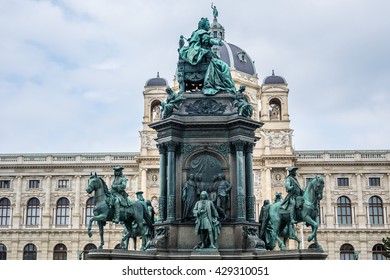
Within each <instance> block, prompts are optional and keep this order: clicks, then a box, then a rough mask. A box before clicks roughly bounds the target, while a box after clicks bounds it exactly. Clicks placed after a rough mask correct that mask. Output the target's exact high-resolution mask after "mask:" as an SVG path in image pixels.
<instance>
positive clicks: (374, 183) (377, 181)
mask: <svg viewBox="0 0 390 280" xmlns="http://www.w3.org/2000/svg"><path fill="white" fill-rule="evenodd" d="M368 185H369V186H370V187H380V185H381V178H377V177H370V178H368Z"/></svg>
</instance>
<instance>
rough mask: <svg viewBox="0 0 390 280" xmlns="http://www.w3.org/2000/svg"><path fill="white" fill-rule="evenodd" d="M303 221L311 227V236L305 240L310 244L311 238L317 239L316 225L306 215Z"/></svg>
mask: <svg viewBox="0 0 390 280" xmlns="http://www.w3.org/2000/svg"><path fill="white" fill-rule="evenodd" d="M305 221H306V223H308V224H309V225H310V226H311V234H310V235H309V237H308V238H307V240H308V241H309V242H310V241H312V240H313V238H316V237H317V229H318V224H317V222H316V221H314V220H313V219H312V218H311V217H310V216H309V215H306V217H305Z"/></svg>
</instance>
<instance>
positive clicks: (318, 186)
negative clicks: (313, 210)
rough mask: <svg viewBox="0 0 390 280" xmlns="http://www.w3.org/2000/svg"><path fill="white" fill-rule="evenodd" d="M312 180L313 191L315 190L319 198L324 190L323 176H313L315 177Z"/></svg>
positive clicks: (318, 198)
mask: <svg viewBox="0 0 390 280" xmlns="http://www.w3.org/2000/svg"><path fill="white" fill-rule="evenodd" d="M312 181H313V184H314V192H315V195H316V198H317V200H321V199H322V193H323V191H324V177H322V176H315V178H314V179H313V180H312Z"/></svg>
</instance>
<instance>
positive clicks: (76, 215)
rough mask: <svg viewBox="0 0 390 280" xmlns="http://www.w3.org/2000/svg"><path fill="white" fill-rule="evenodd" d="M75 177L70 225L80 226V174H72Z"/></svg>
mask: <svg viewBox="0 0 390 280" xmlns="http://www.w3.org/2000/svg"><path fill="white" fill-rule="evenodd" d="M74 179H75V181H76V182H75V201H74V211H73V218H72V227H73V228H80V224H81V215H80V192H81V176H80V175H76V176H74Z"/></svg>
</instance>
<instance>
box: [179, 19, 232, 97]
mask: <svg viewBox="0 0 390 280" xmlns="http://www.w3.org/2000/svg"><path fill="white" fill-rule="evenodd" d="M209 30H210V23H209V20H208V19H207V18H202V19H201V20H200V21H199V23H198V29H197V30H195V31H194V32H192V35H191V37H190V38H189V39H188V45H187V46H184V45H183V44H182V43H181V44H180V45H179V47H180V49H179V63H178V73H177V74H178V81H179V88H180V90H181V91H197V90H202V92H203V94H205V95H214V94H217V93H218V92H223V91H224V92H230V93H235V87H234V83H233V79H232V77H231V74H230V69H229V66H228V65H227V64H226V63H225V62H223V61H222V60H221V59H219V57H218V56H217V55H216V54H215V53H214V52H213V51H212V49H211V47H212V46H213V45H219V46H221V45H222V41H221V40H216V39H214V38H213V37H212V35H211V34H210V32H209ZM181 42H183V41H182V40H181Z"/></svg>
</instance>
